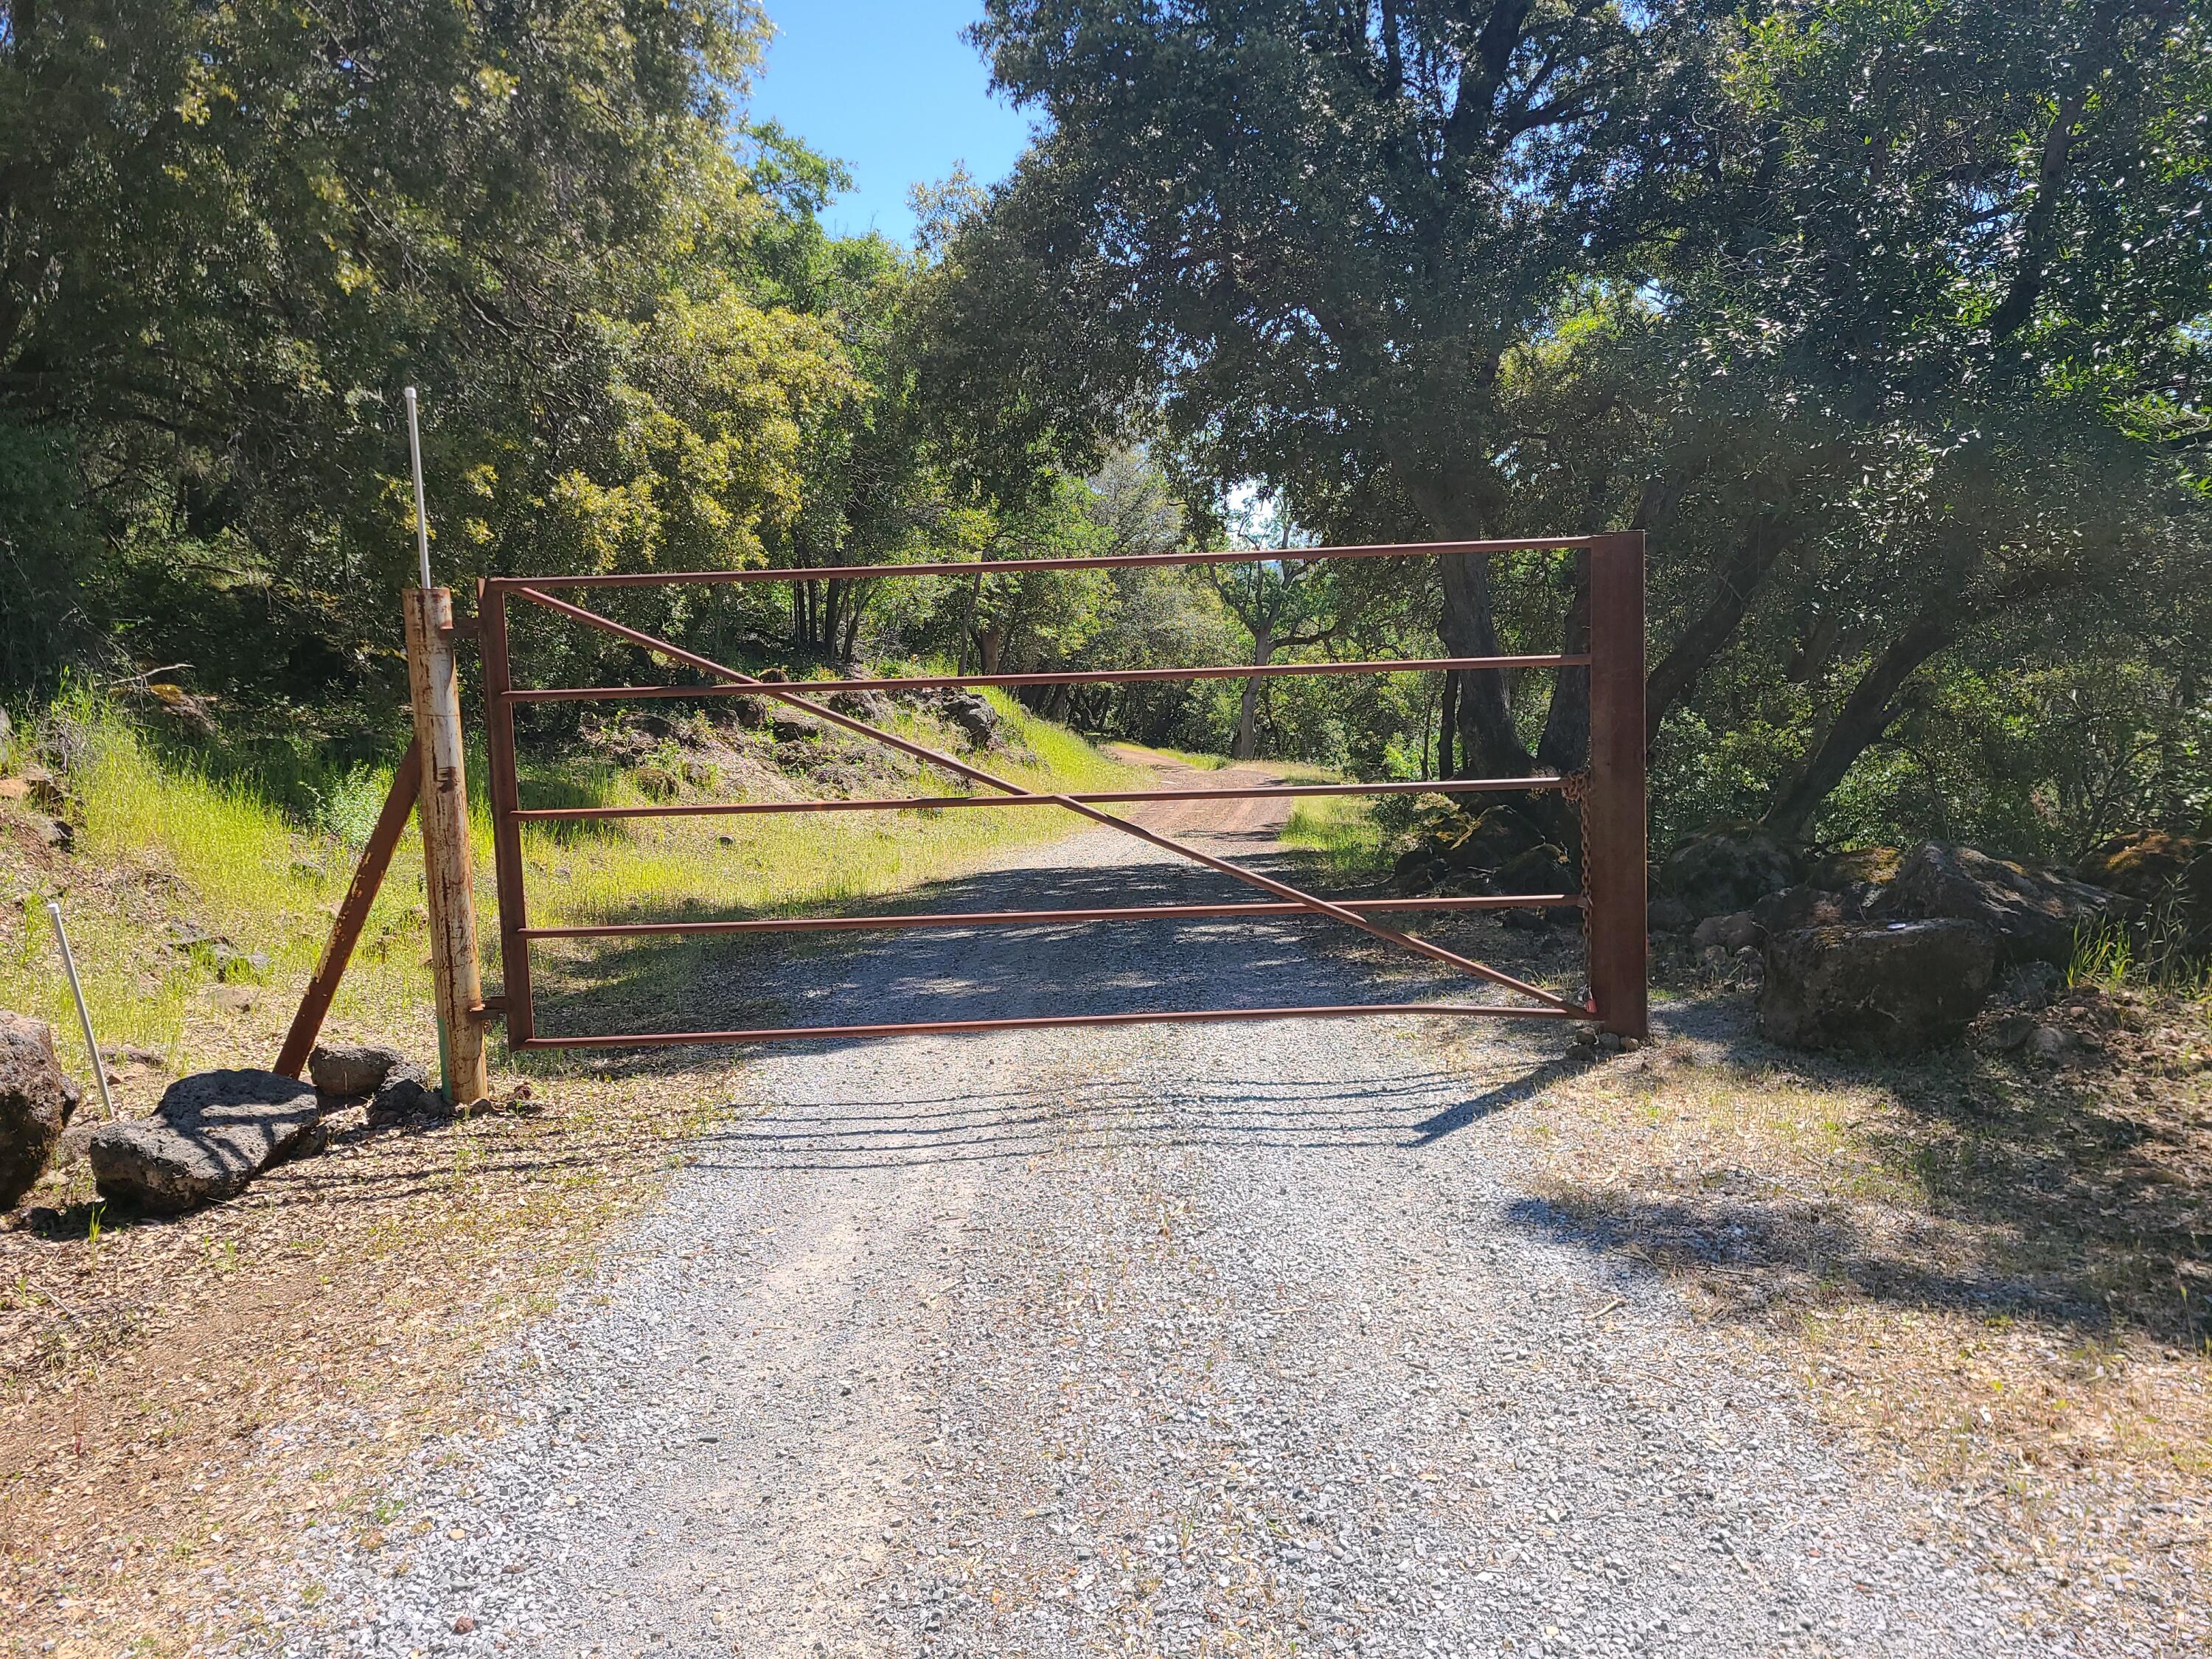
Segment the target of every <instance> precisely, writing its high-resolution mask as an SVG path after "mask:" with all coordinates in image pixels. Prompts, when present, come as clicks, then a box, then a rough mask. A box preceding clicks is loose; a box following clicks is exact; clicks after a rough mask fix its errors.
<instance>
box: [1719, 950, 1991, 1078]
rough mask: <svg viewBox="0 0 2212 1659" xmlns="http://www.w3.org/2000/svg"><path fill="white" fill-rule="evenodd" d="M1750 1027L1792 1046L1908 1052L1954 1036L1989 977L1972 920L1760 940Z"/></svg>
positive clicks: (1978, 1003) (1984, 994)
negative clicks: (1754, 1021)
mask: <svg viewBox="0 0 2212 1659" xmlns="http://www.w3.org/2000/svg"><path fill="white" fill-rule="evenodd" d="M1995 979H1996V938H1995V936H1994V935H1993V934H1991V933H1990V930H1989V929H1988V928H1986V927H1983V926H1981V925H1980V924H1979V923H1978V922H1972V921H1955V920H1950V919H1943V920H1937V921H1892V922H1864V921H1862V922H1844V923H1840V924H1838V925H1837V926H1835V927H1806V928H1801V929H1798V930H1797V931H1796V932H1794V933H1777V934H1775V935H1773V936H1772V937H1771V938H1770V939H1768V940H1767V942H1766V951H1765V981H1764V982H1763V984H1762V985H1761V987H1760V989H1759V1030H1761V1031H1763V1032H1764V1033H1765V1035H1766V1036H1769V1037H1771V1038H1772V1039H1773V1040H1774V1041H1775V1042H1786V1043H1789V1044H1790V1045H1791V1046H1792V1047H1795V1048H1872V1049H1878V1050H1881V1051H1883V1052H1886V1053H1891V1054H1899V1053H1907V1052H1910V1051H1911V1050H1914V1049H1917V1048H1934V1047H1936V1046H1937V1045H1939V1044H1942V1043H1946V1042H1954V1041H1956V1040H1957V1039H1958V1037H1959V1036H1960V1035H1961V1034H1962V1033H1963V1032H1964V1031H1965V1030H1966V1025H1967V1022H1969V1021H1970V1020H1972V1018H1974V1016H1975V1015H1976V1014H1977V1013H1978V1012H1981V1007H1982V1005H1983V1003H1984V1002H1985V1001H1987V1000H1988V999H1989V994H1990V984H1991V983H1992V982H1993V981H1995Z"/></svg>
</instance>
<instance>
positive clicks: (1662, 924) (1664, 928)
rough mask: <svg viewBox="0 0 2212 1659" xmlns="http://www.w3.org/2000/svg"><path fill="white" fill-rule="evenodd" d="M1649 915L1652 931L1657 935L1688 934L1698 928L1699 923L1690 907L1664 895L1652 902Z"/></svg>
mask: <svg viewBox="0 0 2212 1659" xmlns="http://www.w3.org/2000/svg"><path fill="white" fill-rule="evenodd" d="M1647 914H1648V915H1649V916H1650V922H1651V931H1652V932H1653V933H1688V932H1689V931H1690V929H1691V928H1692V927H1695V926H1697V921H1698V919H1697V918H1696V917H1695V916H1693V915H1691V914H1690V907H1689V906H1688V905H1686V904H1685V903H1683V902H1682V901H1681V900H1680V899H1676V898H1668V897H1667V896H1665V895H1664V894H1662V895H1660V896H1658V897H1656V898H1654V899H1653V900H1652V901H1651V902H1650V907H1649V909H1648V912H1647Z"/></svg>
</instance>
